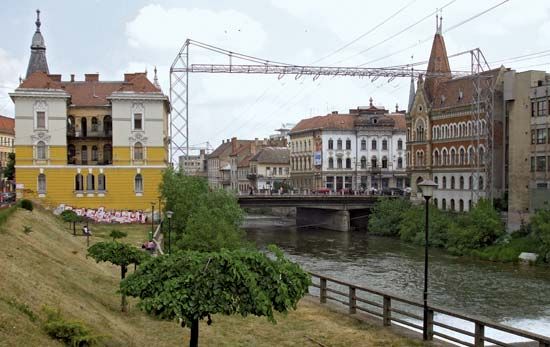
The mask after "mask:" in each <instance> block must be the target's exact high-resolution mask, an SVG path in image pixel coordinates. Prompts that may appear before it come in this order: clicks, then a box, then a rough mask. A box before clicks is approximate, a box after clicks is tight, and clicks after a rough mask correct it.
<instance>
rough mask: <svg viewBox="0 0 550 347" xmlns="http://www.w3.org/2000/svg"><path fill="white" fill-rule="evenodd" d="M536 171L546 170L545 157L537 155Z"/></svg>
mask: <svg viewBox="0 0 550 347" xmlns="http://www.w3.org/2000/svg"><path fill="white" fill-rule="evenodd" d="M536 165H537V171H539V172H540V171H543V172H544V171H546V157H544V156H541V157H537V164H536Z"/></svg>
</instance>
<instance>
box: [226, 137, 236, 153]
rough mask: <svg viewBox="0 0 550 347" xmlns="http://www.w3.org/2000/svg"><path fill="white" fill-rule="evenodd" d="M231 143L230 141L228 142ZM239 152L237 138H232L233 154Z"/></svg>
mask: <svg viewBox="0 0 550 347" xmlns="http://www.w3.org/2000/svg"><path fill="white" fill-rule="evenodd" d="M227 141H228V142H229V140H227ZM235 152H237V138H236V137H232V138H231V153H235Z"/></svg>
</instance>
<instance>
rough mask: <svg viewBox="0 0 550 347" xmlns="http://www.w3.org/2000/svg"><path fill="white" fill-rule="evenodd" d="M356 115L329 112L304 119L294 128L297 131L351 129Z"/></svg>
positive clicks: (293, 130)
mask: <svg viewBox="0 0 550 347" xmlns="http://www.w3.org/2000/svg"><path fill="white" fill-rule="evenodd" d="M355 118H356V116H352V115H349V114H328V115H326V116H317V117H313V118H306V119H302V120H301V121H300V122H299V123H298V124H296V126H295V127H294V128H292V130H291V131H290V132H291V133H296V132H299V131H304V130H313V129H324V130H349V129H353V125H354V119H355Z"/></svg>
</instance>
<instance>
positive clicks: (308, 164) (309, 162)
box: [307, 157, 311, 170]
mask: <svg viewBox="0 0 550 347" xmlns="http://www.w3.org/2000/svg"><path fill="white" fill-rule="evenodd" d="M307 168H308V169H309V170H311V157H307Z"/></svg>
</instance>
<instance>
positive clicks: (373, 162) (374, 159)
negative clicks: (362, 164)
mask: <svg viewBox="0 0 550 347" xmlns="http://www.w3.org/2000/svg"><path fill="white" fill-rule="evenodd" d="M376 162H377V160H376V156H373V157H372V158H371V159H370V166H371V167H372V168H373V169H374V168H376Z"/></svg>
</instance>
